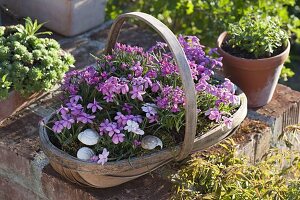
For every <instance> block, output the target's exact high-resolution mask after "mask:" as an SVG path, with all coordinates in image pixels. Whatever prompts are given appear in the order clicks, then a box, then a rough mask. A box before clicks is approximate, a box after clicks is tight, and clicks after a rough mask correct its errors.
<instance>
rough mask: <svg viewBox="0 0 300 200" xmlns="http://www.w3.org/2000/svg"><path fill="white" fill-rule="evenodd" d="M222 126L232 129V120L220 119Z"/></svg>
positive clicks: (227, 118)
mask: <svg viewBox="0 0 300 200" xmlns="http://www.w3.org/2000/svg"><path fill="white" fill-rule="evenodd" d="M222 119H223V122H224V124H225V125H226V126H227V128H228V129H231V128H232V124H233V119H232V118H230V117H225V116H223V117H222Z"/></svg>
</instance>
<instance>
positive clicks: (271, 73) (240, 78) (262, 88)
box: [217, 32, 290, 108]
mask: <svg viewBox="0 0 300 200" xmlns="http://www.w3.org/2000/svg"><path fill="white" fill-rule="evenodd" d="M226 35H227V32H223V33H222V34H221V35H220V36H219V38H218V41H217V47H218V52H219V53H220V55H221V56H222V57H223V69H224V73H225V76H226V77H228V78H229V79H230V80H231V81H232V82H233V83H235V84H236V85H237V86H239V87H240V88H241V89H242V90H243V91H244V92H245V94H246V96H247V99H248V107H251V108H256V107H261V106H264V105H266V104H267V103H269V102H270V101H271V99H272V96H273V93H274V91H275V88H276V85H277V82H278V79H279V76H280V72H281V69H282V66H283V63H284V62H285V60H286V59H287V57H288V55H289V52H290V42H288V46H287V48H286V49H285V50H284V51H283V52H282V53H281V54H279V55H276V56H274V57H271V58H262V59H246V58H240V57H236V56H233V55H230V54H229V53H227V52H225V51H224V50H223V49H222V48H221V46H222V43H223V41H224V39H225V37H226Z"/></svg>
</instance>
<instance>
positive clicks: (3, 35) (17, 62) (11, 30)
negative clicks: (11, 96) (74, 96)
mask: <svg viewBox="0 0 300 200" xmlns="http://www.w3.org/2000/svg"><path fill="white" fill-rule="evenodd" d="M41 27H42V24H38V23H37V21H34V22H33V21H31V19H29V18H26V19H25V25H24V26H23V25H16V26H8V27H3V26H1V27H0V79H1V81H0V100H1V99H5V98H6V97H7V96H8V92H9V91H10V90H16V91H18V92H20V93H21V94H22V95H24V96H27V95H30V94H32V93H35V92H40V91H42V90H47V89H50V88H51V87H53V85H54V84H56V83H57V82H58V81H59V80H61V79H62V77H63V74H64V73H65V72H66V71H68V69H69V67H70V66H72V65H73V64H74V58H73V57H72V56H71V55H70V54H68V53H65V52H63V51H62V49H61V48H60V45H59V44H58V42H57V41H55V40H54V39H49V38H40V37H39V36H40V35H44V34H51V33H50V32H37V31H38V30H39V29H40V28H41Z"/></svg>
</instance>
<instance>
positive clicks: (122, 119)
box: [114, 112, 129, 126]
mask: <svg viewBox="0 0 300 200" xmlns="http://www.w3.org/2000/svg"><path fill="white" fill-rule="evenodd" d="M114 119H115V120H117V122H118V124H120V125H123V126H124V125H126V123H127V120H129V118H128V117H127V116H125V115H123V114H122V113H121V112H117V115H116V116H115V118H114Z"/></svg>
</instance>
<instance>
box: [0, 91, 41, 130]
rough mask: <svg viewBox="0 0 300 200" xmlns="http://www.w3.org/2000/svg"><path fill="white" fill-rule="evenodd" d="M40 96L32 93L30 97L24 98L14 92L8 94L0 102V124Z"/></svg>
mask: <svg viewBox="0 0 300 200" xmlns="http://www.w3.org/2000/svg"><path fill="white" fill-rule="evenodd" d="M42 95H43V93H42V92H41V93H34V94H32V95H31V96H29V97H27V98H24V97H22V96H21V95H20V94H19V93H18V92H16V91H12V92H10V93H9V96H8V97H7V98H6V99H5V100H1V101H0V124H1V122H3V120H4V119H5V118H7V117H9V116H11V115H13V114H14V113H16V112H17V111H19V110H21V109H22V108H24V107H26V106H28V105H29V104H30V103H32V102H33V101H34V100H36V99H38V98H40V97H41V96H42Z"/></svg>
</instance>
